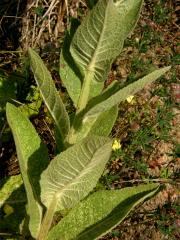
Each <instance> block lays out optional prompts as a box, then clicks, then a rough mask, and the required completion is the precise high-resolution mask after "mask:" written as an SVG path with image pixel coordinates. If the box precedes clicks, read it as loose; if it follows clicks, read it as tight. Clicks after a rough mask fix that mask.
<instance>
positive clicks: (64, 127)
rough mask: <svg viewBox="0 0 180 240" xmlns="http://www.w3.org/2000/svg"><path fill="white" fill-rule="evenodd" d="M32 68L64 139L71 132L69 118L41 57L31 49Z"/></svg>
mask: <svg viewBox="0 0 180 240" xmlns="http://www.w3.org/2000/svg"><path fill="white" fill-rule="evenodd" d="M29 56H30V62H31V68H32V71H33V73H34V77H35V80H36V83H37V85H38V87H39V89H40V92H41V94H42V97H43V100H44V102H45V104H46V106H47V108H48V110H49V112H50V114H51V116H52V118H53V120H54V122H55V125H56V127H57V129H58V131H59V134H60V135H61V136H62V138H63V139H64V138H65V137H66V135H67V134H68V131H69V126H70V123H69V117H68V114H67V112H66V110H65V107H64V104H63V102H62V100H61V98H60V95H59V93H58V92H57V90H56V88H55V85H54V83H53V80H52V78H51V75H50V73H49V71H48V70H47V68H46V66H45V65H44V63H43V61H42V60H41V58H40V57H39V55H38V54H37V53H36V52H35V51H34V50H32V49H29Z"/></svg>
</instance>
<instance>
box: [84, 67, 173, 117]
mask: <svg viewBox="0 0 180 240" xmlns="http://www.w3.org/2000/svg"><path fill="white" fill-rule="evenodd" d="M169 69H170V67H164V68H161V69H158V70H155V71H153V72H152V73H150V74H148V75H147V76H145V77H143V78H141V79H139V80H138V81H136V82H134V83H131V84H129V85H128V86H126V87H124V88H122V89H120V90H119V91H117V92H116V93H115V94H113V95H112V96H110V97H109V98H107V99H106V100H104V101H102V102H100V103H98V104H97V105H95V106H94V107H92V108H91V109H90V110H89V111H87V113H86V114H85V117H84V121H86V118H88V117H93V116H98V115H99V114H100V113H102V112H104V111H107V110H108V109H110V108H111V107H113V106H115V105H117V104H119V103H120V102H122V101H124V100H126V99H127V98H128V97H129V96H131V95H134V94H135V93H137V92H138V91H140V90H141V89H143V88H144V87H145V86H146V85H147V84H150V83H152V82H154V81H155V80H156V79H158V78H159V77H160V76H162V75H163V74H164V73H166V72H167V71H168V70H169ZM87 108H88V106H87Z"/></svg>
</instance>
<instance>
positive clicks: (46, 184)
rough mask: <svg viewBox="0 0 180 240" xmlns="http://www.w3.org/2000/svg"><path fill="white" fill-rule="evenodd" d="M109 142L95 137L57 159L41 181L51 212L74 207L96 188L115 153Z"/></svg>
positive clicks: (44, 202)
mask: <svg viewBox="0 0 180 240" xmlns="http://www.w3.org/2000/svg"><path fill="white" fill-rule="evenodd" d="M111 145H112V141H111V140H110V139H109V138H105V137H98V136H91V137H88V138H86V139H84V140H83V141H82V142H80V143H78V144H75V145H74V146H72V147H69V148H68V149H67V150H66V151H64V152H62V153H61V154H59V155H57V156H56V157H55V159H53V160H52V161H51V163H50V165H49V166H48V168H47V170H45V171H44V172H43V174H42V177H41V182H40V183H41V199H42V202H43V204H44V205H45V206H46V207H47V208H48V207H49V206H50V205H52V202H53V201H54V202H55V203H56V202H57V210H63V209H66V208H71V207H73V206H74V205H75V204H76V203H77V202H78V201H80V200H81V199H83V198H84V197H85V196H87V194H88V193H89V192H90V191H91V190H93V188H94V187H95V186H96V183H97V181H98V179H99V178H100V176H101V174H102V172H103V170H104V168H105V164H106V163H107V161H108V159H109V157H110V154H111V150H112V147H111Z"/></svg>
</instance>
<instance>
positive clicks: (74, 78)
mask: <svg viewBox="0 0 180 240" xmlns="http://www.w3.org/2000/svg"><path fill="white" fill-rule="evenodd" d="M78 26H79V22H78V21H77V20H76V19H72V21H71V28H70V31H67V32H66V36H65V39H64V43H63V47H62V50H61V55H60V68H59V74H60V76H61V80H62V82H63V84H64V86H65V87H66V89H67V91H68V93H69V96H70V98H71V99H72V101H73V103H74V105H75V106H77V103H78V99H79V95H80V92H81V82H82V79H83V76H82V73H81V72H80V70H79V68H78V66H77V65H76V63H75V61H74V59H73V58H72V56H71V53H70V50H69V48H70V44H71V41H72V38H73V36H74V33H75V31H76V29H77V27H78Z"/></svg>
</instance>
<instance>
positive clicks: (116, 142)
mask: <svg viewBox="0 0 180 240" xmlns="http://www.w3.org/2000/svg"><path fill="white" fill-rule="evenodd" d="M120 148H121V144H120V142H119V141H118V140H117V139H115V140H114V142H113V145H112V150H113V151H116V150H118V149H120Z"/></svg>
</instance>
